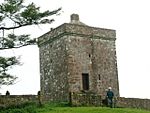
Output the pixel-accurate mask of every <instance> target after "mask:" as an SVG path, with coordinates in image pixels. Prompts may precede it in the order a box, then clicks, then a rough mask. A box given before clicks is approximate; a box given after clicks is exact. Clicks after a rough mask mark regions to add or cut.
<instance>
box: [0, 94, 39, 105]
mask: <svg viewBox="0 0 150 113" xmlns="http://www.w3.org/2000/svg"><path fill="white" fill-rule="evenodd" d="M26 102H38V96H37V95H8V96H6V95H0V107H8V106H12V105H13V106H14V105H21V104H23V103H26Z"/></svg>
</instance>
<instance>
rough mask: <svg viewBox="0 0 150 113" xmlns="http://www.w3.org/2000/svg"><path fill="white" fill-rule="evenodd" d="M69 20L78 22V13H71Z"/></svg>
mask: <svg viewBox="0 0 150 113" xmlns="http://www.w3.org/2000/svg"><path fill="white" fill-rule="evenodd" d="M71 22H79V15H78V14H72V15H71Z"/></svg>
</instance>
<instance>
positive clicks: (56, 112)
mask: <svg viewBox="0 0 150 113" xmlns="http://www.w3.org/2000/svg"><path fill="white" fill-rule="evenodd" d="M38 113H150V111H145V110H138V109H126V108H106V107H52V108H47V109H39V110H38Z"/></svg>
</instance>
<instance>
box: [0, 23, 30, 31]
mask: <svg viewBox="0 0 150 113" xmlns="http://www.w3.org/2000/svg"><path fill="white" fill-rule="evenodd" d="M28 25H32V24H28V23H27V24H23V25H18V26H14V27H0V30H11V29H17V28H20V27H24V26H28Z"/></svg>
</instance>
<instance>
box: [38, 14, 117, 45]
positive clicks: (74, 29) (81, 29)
mask: <svg viewBox="0 0 150 113" xmlns="http://www.w3.org/2000/svg"><path fill="white" fill-rule="evenodd" d="M64 35H79V36H85V37H87V38H88V37H89V38H99V39H100V38H101V39H104V40H115V39H116V31H115V30H112V29H104V28H97V27H90V26H87V25H85V24H84V23H82V22H80V20H79V15H77V14H72V15H71V22H70V23H64V24H62V25H60V26H58V27H57V28H55V29H52V30H51V31H49V32H47V33H46V34H44V35H42V36H40V37H39V38H38V46H41V45H43V44H45V43H47V42H51V41H54V40H55V39H57V38H58V37H62V36H64Z"/></svg>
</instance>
